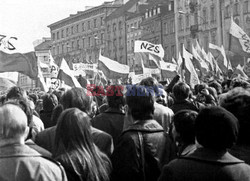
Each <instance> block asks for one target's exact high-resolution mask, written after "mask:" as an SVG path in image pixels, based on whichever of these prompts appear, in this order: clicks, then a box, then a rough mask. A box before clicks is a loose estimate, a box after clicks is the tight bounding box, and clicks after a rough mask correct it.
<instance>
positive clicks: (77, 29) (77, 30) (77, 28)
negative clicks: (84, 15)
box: [76, 25, 79, 33]
mask: <svg viewBox="0 0 250 181" xmlns="http://www.w3.org/2000/svg"><path fill="white" fill-rule="evenodd" d="M78 32H79V25H76V33H78Z"/></svg>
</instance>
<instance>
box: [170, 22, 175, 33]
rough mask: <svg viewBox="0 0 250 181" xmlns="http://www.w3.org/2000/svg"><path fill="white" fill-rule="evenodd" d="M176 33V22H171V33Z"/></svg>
mask: <svg viewBox="0 0 250 181" xmlns="http://www.w3.org/2000/svg"><path fill="white" fill-rule="evenodd" d="M174 32H175V25H174V20H171V21H170V33H174Z"/></svg>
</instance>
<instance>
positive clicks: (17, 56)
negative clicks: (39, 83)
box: [0, 51, 38, 79]
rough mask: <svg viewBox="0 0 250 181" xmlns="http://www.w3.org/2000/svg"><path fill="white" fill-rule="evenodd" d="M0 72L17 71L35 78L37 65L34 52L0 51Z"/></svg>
mask: <svg viewBox="0 0 250 181" xmlns="http://www.w3.org/2000/svg"><path fill="white" fill-rule="evenodd" d="M0 72H19V73H22V74H24V75H27V76H29V77H30V78H31V79H36V78H37V75H38V65H37V57H36V55H35V52H29V53H24V54H22V53H13V54H8V53H5V52H3V51H0Z"/></svg>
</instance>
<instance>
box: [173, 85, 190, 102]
mask: <svg viewBox="0 0 250 181" xmlns="http://www.w3.org/2000/svg"><path fill="white" fill-rule="evenodd" d="M173 95H174V98H175V100H178V101H182V100H185V99H187V98H188V97H189V95H190V87H189V86H188V85H187V84H186V83H184V82H179V83H177V84H176V85H175V86H174V87H173Z"/></svg>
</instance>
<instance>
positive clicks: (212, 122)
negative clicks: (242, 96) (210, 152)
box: [195, 106, 239, 150]
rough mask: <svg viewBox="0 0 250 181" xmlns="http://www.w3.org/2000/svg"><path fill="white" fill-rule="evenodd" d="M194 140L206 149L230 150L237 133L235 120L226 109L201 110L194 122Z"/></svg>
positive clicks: (236, 121)
mask: <svg viewBox="0 0 250 181" xmlns="http://www.w3.org/2000/svg"><path fill="white" fill-rule="evenodd" d="M195 131H196V138H197V141H198V142H199V144H201V145H202V146H204V147H206V148H212V149H217V150H221V149H226V148H231V147H232V146H233V144H234V143H235V142H236V140H237V137H238V132H239V124H238V120H237V118H236V117H235V116H234V115H233V114H232V113H230V112H229V111H227V110H226V109H224V108H222V107H218V106H213V107H207V108H204V109H203V110H201V112H200V113H199V115H198V117H197V119H196V122H195Z"/></svg>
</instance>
